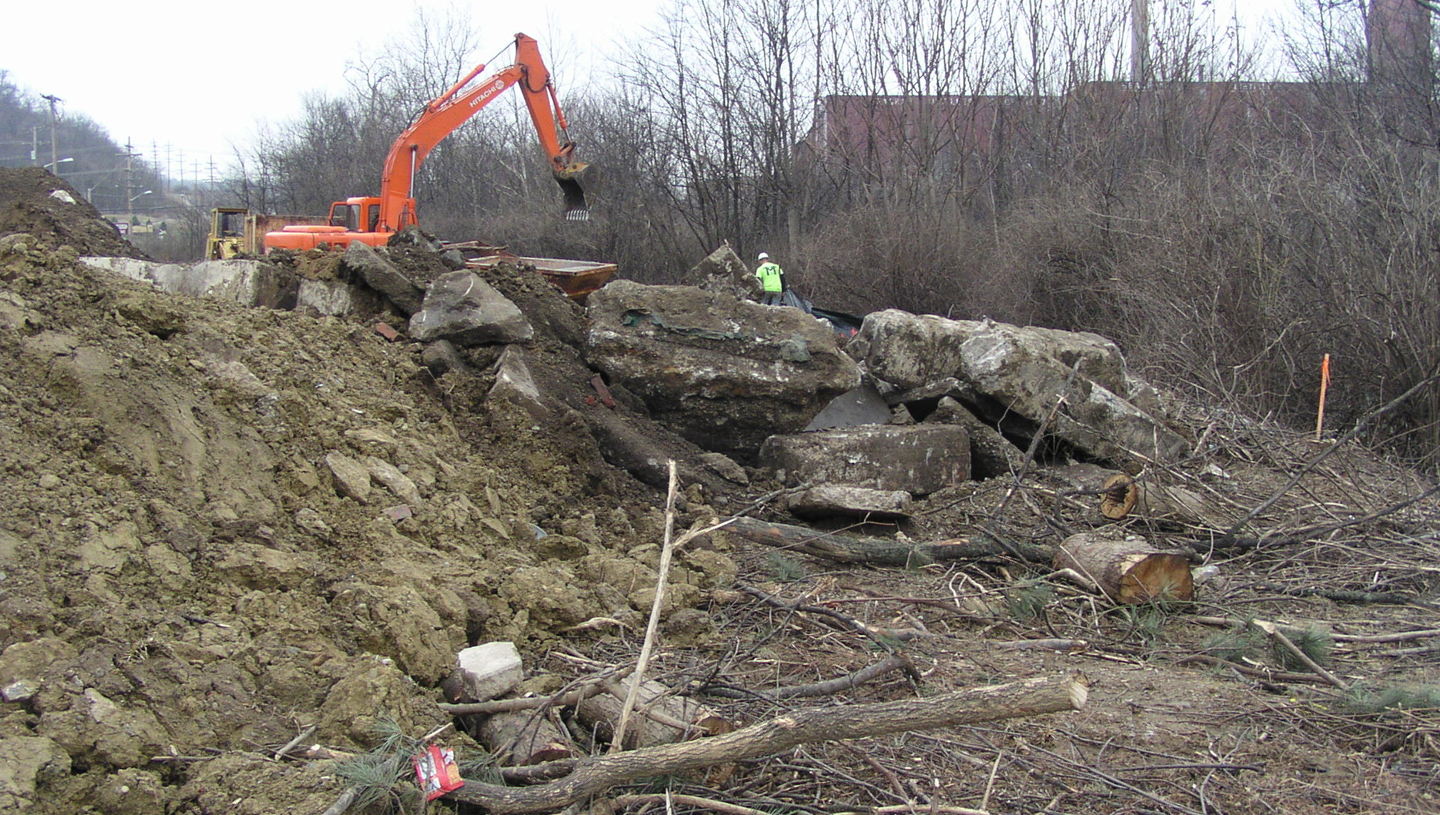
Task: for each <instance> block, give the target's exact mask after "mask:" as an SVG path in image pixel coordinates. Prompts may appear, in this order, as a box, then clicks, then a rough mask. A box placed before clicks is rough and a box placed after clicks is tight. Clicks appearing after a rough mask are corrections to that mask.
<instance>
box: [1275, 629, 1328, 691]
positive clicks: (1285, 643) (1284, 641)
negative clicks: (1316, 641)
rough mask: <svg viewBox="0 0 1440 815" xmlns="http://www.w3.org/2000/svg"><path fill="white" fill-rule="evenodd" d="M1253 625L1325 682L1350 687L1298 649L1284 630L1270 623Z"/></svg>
mask: <svg viewBox="0 0 1440 815" xmlns="http://www.w3.org/2000/svg"><path fill="white" fill-rule="evenodd" d="M1255 627H1256V628H1258V629H1260V630H1261V631H1264V632H1265V633H1266V634H1268V635H1269V636H1270V638H1271V639H1273V640H1274V641H1275V642H1277V643H1279V645H1280V647H1281V648H1284V649H1285V650H1286V651H1288V652H1289V653H1290V655H1291V656H1293V657H1295V658H1296V659H1298V660H1300V662H1301V664H1303V665H1304V666H1305V667H1307V668H1309V669H1310V670H1312V671H1314V672H1315V674H1316V675H1317V676H1319V677H1320V678H1321V679H1324V680H1325V681H1326V682H1329V683H1330V684H1332V685H1334V686H1335V687H1337V688H1339V689H1340V690H1349V689H1350V686H1349V685H1347V684H1345V683H1344V682H1342V681H1340V679H1339V677H1337V676H1335V674H1332V673H1330V672H1329V671H1327V670H1325V669H1324V668H1322V667H1320V664H1319V663H1318V662H1316V661H1315V660H1313V659H1311V658H1310V655H1309V654H1307V653H1305V652H1304V651H1302V650H1300V646H1298V645H1296V644H1295V643H1294V642H1292V641H1291V640H1290V638H1289V637H1287V636H1285V634H1284V632H1282V631H1281V630H1280V629H1279V628H1278V627H1276V626H1274V625H1271V624H1270V623H1256V624H1255Z"/></svg>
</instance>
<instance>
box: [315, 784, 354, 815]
mask: <svg viewBox="0 0 1440 815" xmlns="http://www.w3.org/2000/svg"><path fill="white" fill-rule="evenodd" d="M358 794H359V790H357V789H355V788H354V787H351V788H350V789H347V790H345V792H343V793H341V794H340V797H339V798H338V799H336V801H335V803H333V804H331V805H330V808H329V809H327V810H325V811H324V812H322V813H320V815H340V813H342V812H344V811H345V810H347V809H349V808H350V805H351V804H352V803H354V802H355V796H356V795H358Z"/></svg>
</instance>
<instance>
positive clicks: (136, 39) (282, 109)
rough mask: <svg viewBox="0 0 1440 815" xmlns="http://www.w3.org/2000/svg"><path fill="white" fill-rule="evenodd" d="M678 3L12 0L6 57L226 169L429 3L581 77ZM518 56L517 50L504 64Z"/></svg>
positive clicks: (1254, 20)
mask: <svg viewBox="0 0 1440 815" xmlns="http://www.w3.org/2000/svg"><path fill="white" fill-rule="evenodd" d="M999 1H1000V0H997V2H999ZM1294 2H1295V0H1217V2H1216V4H1215V5H1217V6H1221V7H1227V8H1228V7H1231V5H1232V3H1233V4H1234V7H1235V8H1238V9H1239V13H1240V16H1241V18H1242V20H1243V21H1244V24H1245V25H1246V26H1248V27H1251V28H1253V29H1254V30H1256V31H1257V32H1258V31H1259V30H1260V29H1261V27H1262V22H1261V20H1262V17H1264V16H1265V15H1266V14H1270V13H1273V12H1272V10H1273V9H1286V8H1291V7H1293V5H1294ZM670 6H671V3H670V2H669V0H529V2H526V3H517V4H515V5H514V6H513V7H508V6H507V5H505V4H501V3H495V2H487V3H484V4H455V3H452V2H448V0H447V2H436V1H435V0H419V2H410V3H403V2H401V3H397V2H393V1H391V2H380V0H346V2H339V3H337V2H331V3H323V4H322V3H316V2H312V1H311V0H297V1H295V2H290V3H258V4H257V3H236V2H225V3H219V2H198V3H197V2H193V0H190V1H189V2H177V0H150V2H144V3H114V2H109V3H107V2H93V0H86V1H85V2H83V3H81V2H75V0H54V1H53V2H49V3H34V2H32V3H11V4H9V7H8V8H7V9H6V10H5V12H3V19H4V22H5V31H6V33H7V34H8V35H9V36H7V37H6V38H5V43H4V45H3V47H0V69H4V70H7V71H8V72H9V79H10V81H11V82H13V83H15V84H17V85H19V86H20V87H22V88H26V89H28V90H30V91H33V92H34V93H38V94H49V95H54V96H58V97H60V98H61V99H62V100H63V102H62V111H63V112H68V113H73V114H82V115H85V116H88V117H90V118H91V119H93V120H94V121H95V122H96V123H97V124H99V125H100V126H101V127H103V128H105V129H106V130H107V131H108V132H109V133H110V135H111V136H112V137H113V138H115V140H117V141H119V142H121V143H124V142H125V141H126V140H127V139H128V140H130V141H131V142H132V143H133V145H134V147H135V149H136V151H137V152H139V153H141V154H142V155H144V156H145V157H146V158H150V157H152V156H156V155H158V158H159V163H160V164H161V168H162V169H164V167H165V165H166V163H167V153H168V156H169V159H170V161H172V162H174V164H173V165H172V175H175V176H178V175H179V171H178V164H179V162H180V160H181V156H182V155H183V157H184V164H185V167H186V168H187V170H186V174H187V175H189V174H191V172H193V167H195V166H197V165H198V166H199V167H200V168H201V172H202V175H203V174H204V173H205V172H206V170H205V168H206V166H207V165H208V163H209V161H210V159H211V157H212V156H213V158H214V161H215V164H216V166H217V168H219V169H221V170H223V169H224V167H225V166H226V165H228V164H229V162H230V158H231V156H232V155H233V154H234V147H235V146H236V145H237V144H238V145H242V146H243V145H244V144H246V143H247V142H248V141H249V140H250V138H251V137H252V136H253V135H254V133H255V131H256V129H257V126H258V125H259V124H260V123H261V122H270V123H279V122H283V121H285V120H287V119H289V118H291V117H293V116H295V115H296V113H297V112H298V111H299V109H300V103H301V99H302V97H303V96H304V95H305V94H306V93H307V92H312V91H320V92H324V93H332V94H333V93H339V92H341V91H342V90H343V89H344V87H345V85H344V77H345V64H346V62H347V61H353V60H355V59H356V58H357V57H361V56H363V55H365V54H367V53H373V52H374V51H375V49H377V48H378V47H379V46H381V45H382V44H383V43H385V42H386V41H387V40H392V39H395V38H396V36H397V34H399V33H403V32H404V30H406V29H407V28H408V27H410V26H411V25H412V24H413V23H414V21H415V9H416V8H418V7H425V8H427V9H429V10H431V11H433V12H435V13H436V14H437V15H440V14H443V13H444V12H445V11H446V10H447V9H452V8H458V9H463V11H462V12H461V13H462V14H469V15H470V18H471V20H472V21H473V22H474V24H475V25H476V26H477V27H478V28H479V30H480V32H481V37H482V39H483V40H484V41H487V42H488V41H490V40H493V41H494V43H495V47H494V49H493V50H492V49H489V48H488V46H487V47H485V48H482V49H481V50H482V51H485V52H486V53H484V54H483V55H479V56H477V59H486V58H488V57H489V56H490V54H491V53H494V51H498V50H500V49H501V48H503V47H504V46H505V45H506V44H507V43H508V42H509V41H510V38H511V36H512V35H513V34H515V33H516V32H524V33H526V34H529V35H531V36H533V37H535V38H536V39H538V40H539V41H540V47H541V53H542V54H543V55H544V56H545V59H546V61H547V63H549V64H550V65H551V67H552V68H553V69H555V70H556V72H557V74H558V75H559V77H561V78H564V79H567V80H568V81H571V82H574V81H577V80H578V79H579V78H581V77H583V76H585V75H588V70H587V69H588V68H590V67H591V66H594V65H595V64H596V62H597V61H599V60H603V59H605V58H606V57H607V56H608V55H613V54H615V53H617V52H618V49H619V45H618V44H619V43H620V42H622V41H623V39H624V38H626V37H633V36H635V35H636V34H638V33H639V32H640V31H641V30H642V29H643V28H644V27H646V26H651V25H654V24H656V23H658V20H659V14H660V12H661V10H662V9H664V8H668V7H670ZM507 63H508V55H507V58H502V59H501V60H497V61H496V63H495V64H496V65H504V64H507ZM602 68H603V66H602ZM557 84H559V83H558V82H557ZM561 90H562V92H563V91H564V87H563V85H562V87H561ZM5 149H6V153H5V154H7V155H8V154H9V152H10V148H9V147H8V146H7V148H5ZM62 152H63V148H62Z"/></svg>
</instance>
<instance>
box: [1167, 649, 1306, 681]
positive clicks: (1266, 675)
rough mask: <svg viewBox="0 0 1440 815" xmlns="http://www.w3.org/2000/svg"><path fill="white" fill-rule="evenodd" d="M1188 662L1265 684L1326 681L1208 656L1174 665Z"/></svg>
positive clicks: (1200, 655) (1184, 660) (1201, 655)
mask: <svg viewBox="0 0 1440 815" xmlns="http://www.w3.org/2000/svg"><path fill="white" fill-rule="evenodd" d="M1189 662H1203V663H1205V664H1206V665H1214V666H1216V667H1219V668H1230V669H1231V670H1234V671H1238V672H1240V673H1242V674H1245V675H1246V676H1253V677H1256V678H1258V679H1264V680H1265V681H1266V682H1307V683H1308V682H1325V681H1326V680H1324V679H1322V678H1320V677H1319V676H1316V675H1313V674H1301V673H1290V672H1288V671H1272V670H1270V669H1269V668H1251V667H1250V666H1249V665H1241V664H1240V663H1238V662H1231V661H1230V660H1228V659H1221V658H1219V657H1212V656H1210V655H1209V654H1191V655H1190V656H1188V657H1181V658H1179V659H1177V660H1175V664H1176V665H1184V664H1186V663H1189Z"/></svg>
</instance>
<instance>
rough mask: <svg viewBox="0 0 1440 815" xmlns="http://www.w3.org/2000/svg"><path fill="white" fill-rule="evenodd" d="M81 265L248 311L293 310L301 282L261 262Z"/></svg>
mask: <svg viewBox="0 0 1440 815" xmlns="http://www.w3.org/2000/svg"><path fill="white" fill-rule="evenodd" d="M80 262H81V263H84V264H85V265H86V266H90V267H92V268H96V269H107V270H109V271H112V272H115V273H116V274H120V275H124V276H125V277H128V278H130V279H131V280H139V281H143V282H146V283H149V284H151V285H153V286H154V287H155V288H157V289H160V290H162V291H168V292H175V293H178V294H189V295H193V296H195V297H210V298H213V299H216V300H228V301H231V302H235V303H239V304H240V305H242V306H249V307H261V308H275V309H283V310H289V309H293V308H294V307H295V304H296V302H297V299H298V294H299V289H300V278H299V277H298V276H296V275H295V274H294V273H293V272H291V271H288V270H286V269H282V268H280V267H278V266H274V265H271V264H269V263H266V262H264V261H260V260H241V259H231V260H205V261H201V262H199V263H156V262H154V261H148V260H136V259H134V258H112V257H83V258H80Z"/></svg>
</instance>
